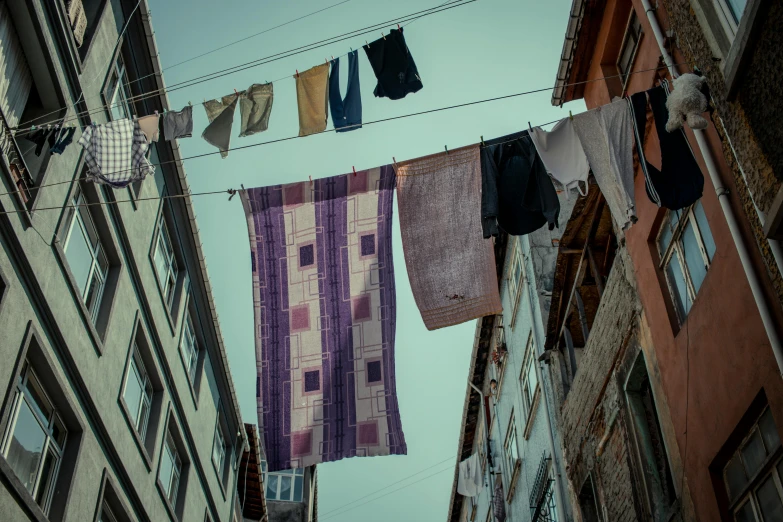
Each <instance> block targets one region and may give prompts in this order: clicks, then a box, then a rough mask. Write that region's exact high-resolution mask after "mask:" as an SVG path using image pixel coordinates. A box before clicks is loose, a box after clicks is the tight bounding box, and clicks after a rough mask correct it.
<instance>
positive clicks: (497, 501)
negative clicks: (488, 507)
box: [492, 473, 506, 522]
mask: <svg viewBox="0 0 783 522" xmlns="http://www.w3.org/2000/svg"><path fill="white" fill-rule="evenodd" d="M504 497H505V495H503V480H502V479H501V475H500V473H496V474H495V492H494V495H493V496H492V514H493V515H494V516H495V522H506V499H505V498H504Z"/></svg>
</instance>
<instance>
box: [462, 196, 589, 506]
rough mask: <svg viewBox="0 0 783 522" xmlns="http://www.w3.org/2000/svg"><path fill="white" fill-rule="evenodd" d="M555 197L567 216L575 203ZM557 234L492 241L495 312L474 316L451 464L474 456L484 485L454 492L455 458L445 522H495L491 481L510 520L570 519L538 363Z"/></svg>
mask: <svg viewBox="0 0 783 522" xmlns="http://www.w3.org/2000/svg"><path fill="white" fill-rule="evenodd" d="M561 195H563V194H562V193H561ZM560 199H561V212H560V216H561V220H565V219H567V217H568V215H569V214H570V212H571V209H572V207H573V205H574V203H575V201H574V199H573V198H571V200H570V201H569V200H568V199H566V198H565V197H561V198H560ZM561 227H562V225H561ZM561 230H562V228H561V229H554V230H552V231H549V230H548V229H547V227H544V228H543V229H541V230H538V231H537V232H535V233H533V234H529V235H527V236H519V237H509V236H505V235H502V236H501V237H499V238H497V239H496V242H495V256H496V263H497V270H498V284H499V287H500V292H501V300H502V303H503V313H502V314H501V315H497V316H488V317H484V318H482V319H479V320H478V323H477V326H476V337H475V340H474V345H473V354H472V358H471V368H470V372H469V379H470V381H469V383H468V386H467V391H466V397H465V409H464V413H463V419H462V425H461V432H460V438H459V445H458V451H459V452H458V455H459V458H458V460H459V461H462V460H464V459H467V458H468V457H470V456H471V455H474V454H477V455H478V456H479V461H480V463H481V471H482V474H483V477H484V484H483V488H482V489H481V491H480V492H479V494H478V495H477V496H475V497H463V496H462V495H460V494H459V493H457V485H458V476H459V463H458V464H457V469H456V470H455V477H454V484H453V486H452V495H451V502H450V505H449V514H448V519H447V520H449V521H450V522H474V521H479V522H484V521H487V522H491V521H493V520H495V518H494V517H495V515H494V506H493V499H494V498H495V496H496V488H498V487H499V488H501V489H502V497H503V500H502V502H503V504H504V507H505V512H506V516H507V519H508V520H531V521H556V520H560V521H565V520H572V519H573V515H572V511H571V507H570V504H569V503H568V497H567V493H566V492H567V490H566V480H565V477H566V474H565V467H564V461H563V455H562V451H561V447H562V446H561V441H560V436H559V432H558V430H557V427H558V424H557V417H556V412H557V409H556V403H555V399H556V397H555V396H554V395H553V393H552V390H553V389H554V387H553V384H552V383H551V375H550V373H549V371H548V370H547V367H546V366H545V365H544V363H543V362H542V359H541V356H542V354H543V352H544V341H545V337H546V336H545V321H546V317H547V316H548V313H549V307H550V305H551V295H552V285H553V284H554V278H553V275H554V272H553V267H554V261H555V257H556V255H557V251H558V247H557V245H558V242H559V241H560V235H561ZM479 392H480V393H479Z"/></svg>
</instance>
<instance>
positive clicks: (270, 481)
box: [266, 475, 277, 500]
mask: <svg viewBox="0 0 783 522" xmlns="http://www.w3.org/2000/svg"><path fill="white" fill-rule="evenodd" d="M266 498H268V499H269V500H277V476H276V475H267V481H266Z"/></svg>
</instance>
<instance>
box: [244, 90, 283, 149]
mask: <svg viewBox="0 0 783 522" xmlns="http://www.w3.org/2000/svg"><path fill="white" fill-rule="evenodd" d="M274 95H275V93H274V88H273V87H272V84H271V83H266V84H260V83H254V84H253V85H251V86H250V87H249V88H248V89H247V90H246V91H244V92H240V93H239V117H240V120H241V126H240V127H239V137H240V138H244V137H245V136H251V135H253V134H256V133H257V132H264V131H265V130H267V129H268V128H269V116H270V115H271V114H272V101H273V100H274Z"/></svg>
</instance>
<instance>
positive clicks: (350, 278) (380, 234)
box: [240, 165, 407, 471]
mask: <svg viewBox="0 0 783 522" xmlns="http://www.w3.org/2000/svg"><path fill="white" fill-rule="evenodd" d="M394 189H395V175H394V169H393V167H392V166H391V165H388V166H385V167H380V168H375V169H371V170H366V171H357V172H356V174H354V173H353V172H352V173H350V174H345V175H341V176H333V177H329V178H323V179H317V180H314V181H312V182H311V181H304V182H301V183H291V184H287V185H276V186H271V187H262V188H254V189H248V190H245V191H242V192H241V193H240V194H241V197H242V205H243V207H244V209H245V216H246V218H247V228H248V234H249V238H250V252H251V258H252V274H253V308H254V313H255V344H256V400H257V404H258V424H259V428H260V431H261V433H262V436H263V443H264V448H265V454H266V455H265V458H266V461H267V464H268V466H269V471H279V470H285V469H291V468H295V467H306V466H310V465H313V464H318V463H321V462H331V461H336V460H340V459H344V458H348V457H369V456H377V455H400V454H405V453H406V452H407V448H406V445H405V436H404V435H403V432H402V425H401V422H400V413H399V410H398V406H397V394H396V382H395V374H394V330H395V326H396V302H395V286H394V264H393V260H392V238H391V233H392V204H393V198H394Z"/></svg>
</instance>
